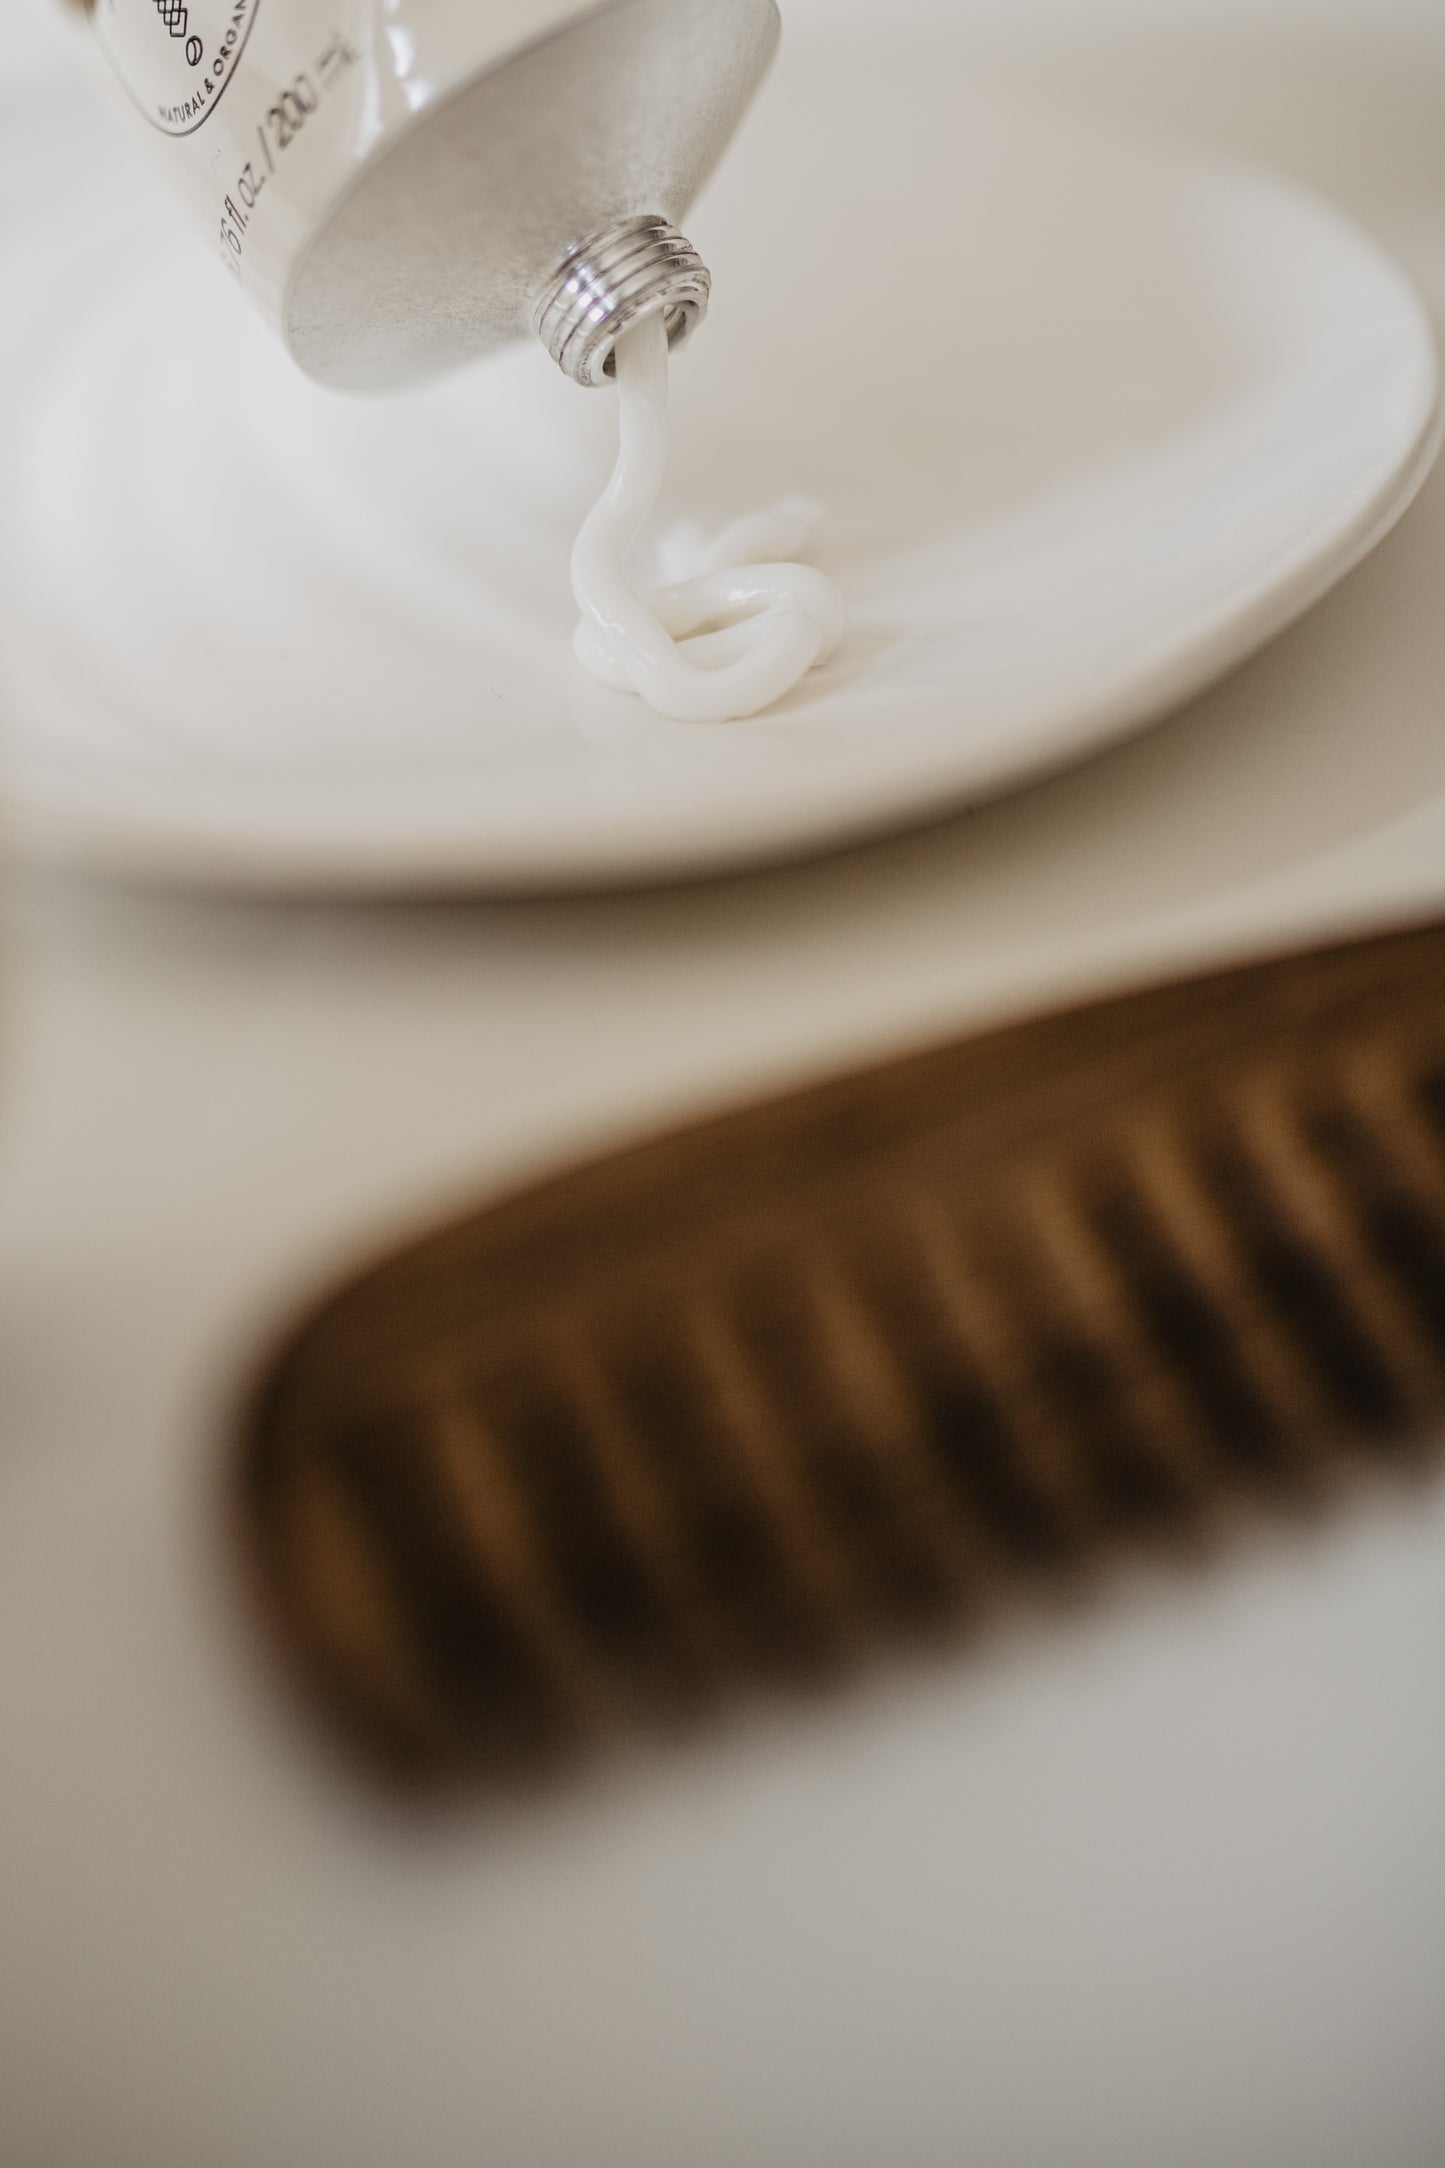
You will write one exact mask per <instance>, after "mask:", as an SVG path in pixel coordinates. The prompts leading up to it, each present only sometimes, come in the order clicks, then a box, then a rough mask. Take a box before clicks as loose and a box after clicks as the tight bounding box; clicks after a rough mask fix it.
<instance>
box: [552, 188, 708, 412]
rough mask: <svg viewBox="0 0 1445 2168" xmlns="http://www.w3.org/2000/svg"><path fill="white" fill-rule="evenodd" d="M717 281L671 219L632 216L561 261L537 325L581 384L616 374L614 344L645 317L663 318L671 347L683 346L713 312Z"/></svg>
mask: <svg viewBox="0 0 1445 2168" xmlns="http://www.w3.org/2000/svg"><path fill="white" fill-rule="evenodd" d="M711 292H712V278H711V275H710V273H709V272H708V269H707V266H706V265H705V264H704V263H703V260H702V258H701V257H700V256H699V255H698V254H697V251H696V250H695V249H694V248H693V247H692V245H691V243H690V242H689V241H687V240H685V239H684V238H683V236H682V235H681V234H680V233H679V232H678V230H677V228H676V227H675V226H670V225H669V224H668V222H667V220H666V219H665V218H657V217H647V218H629V219H625V220H624V221H623V222H622V223H621V224H620V225H616V226H609V227H607V228H606V229H605V230H604V231H603V232H601V233H595V234H593V235H592V236H591V237H590V239H588V240H586V241H583V242H580V243H579V244H578V246H577V247H576V248H574V249H569V250H568V252H567V255H566V256H565V257H564V258H563V260H562V262H561V264H560V265H559V266H558V268H557V271H556V274H555V276H554V277H553V278H552V279H551V280H550V281H549V282H548V284H547V285H546V287H545V288H544V289H543V291H542V295H541V298H540V299H539V300H538V303H537V306H536V309H535V310H534V311H533V315H532V328H533V330H534V331H535V332H536V333H537V336H538V337H539V338H540V339H541V341H542V344H543V345H544V346H545V347H546V349H547V351H548V353H549V354H550V355H551V356H552V359H553V360H554V361H555V362H556V364H557V366H558V368H559V369H561V370H562V372H563V374H564V375H566V376H570V377H571V378H572V380H573V382H574V383H577V384H586V385H598V384H601V383H602V382H603V381H604V380H605V379H606V378H607V377H610V376H611V375H613V373H614V369H613V361H612V355H613V349H614V348H615V347H616V345H617V342H618V340H619V339H620V338H621V337H622V335H623V333H624V332H625V331H630V330H631V329H632V327H633V325H634V324H640V323H641V322H642V321H643V319H644V317H648V316H661V317H662V318H663V319H664V321H665V323H666V325H667V337H668V344H669V345H670V346H680V345H681V344H682V342H683V340H684V339H686V338H687V337H688V336H689V334H690V333H691V332H692V331H694V330H695V329H696V327H697V326H698V325H699V324H700V323H701V322H702V320H703V318H704V316H706V314H707V304H708V297H709V295H710V294H711Z"/></svg>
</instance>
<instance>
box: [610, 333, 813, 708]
mask: <svg viewBox="0 0 1445 2168" xmlns="http://www.w3.org/2000/svg"><path fill="white" fill-rule="evenodd" d="M616 368H617V390H618V404H619V430H620V438H621V443H620V449H619V452H618V459H617V466H616V469H615V470H614V473H613V476H612V480H611V481H610V482H609V483H608V485H607V489H606V491H605V492H604V494H603V496H602V497H601V499H600V500H599V502H598V504H597V505H596V507H595V509H594V510H593V511H592V512H591V513H590V514H589V516H588V518H587V520H586V521H585V523H584V525H583V528H582V531H581V533H580V534H579V535H578V537H577V545H576V548H575V549H574V550H573V552H572V592H573V594H574V595H575V597H576V599H577V607H578V608H579V609H580V611H581V612H582V622H581V624H580V625H579V626H578V628H577V633H576V638H575V640H574V642H573V646H574V648H575V650H576V653H577V656H578V659H579V660H580V661H581V662H582V663H584V664H585V665H586V667H587V668H588V669H589V670H590V671H591V672H592V674H593V676H594V677H598V678H600V679H601V680H602V682H603V683H604V684H606V685H615V686H617V687H619V688H620V689H621V690H623V691H627V692H634V693H637V694H639V695H640V696H641V698H642V699H643V700H645V701H646V702H647V704H648V706H649V707H652V708H656V709H657V711H658V713H659V714H661V715H666V716H669V717H670V718H671V719H672V720H673V721H675V722H683V723H724V722H735V721H739V720H741V719H742V718H743V717H744V716H748V715H759V714H761V713H762V711H763V709H764V708H770V707H772V706H773V705H774V703H775V702H777V701H779V700H781V699H782V698H783V697H784V696H785V694H787V693H790V692H791V691H792V690H793V688H794V686H795V685H797V684H799V683H800V682H801V681H802V679H803V678H805V677H806V676H807V674H808V672H809V671H810V670H812V669H814V668H815V667H816V666H817V665H818V664H819V663H823V662H826V661H827V660H828V658H829V656H830V655H831V654H832V653H833V651H834V649H835V648H836V647H837V645H838V642H839V640H840V639H841V638H842V636H843V628H844V624H845V622H846V612H845V610H844V606H843V598H842V596H841V594H840V593H839V592H838V589H837V587H836V586H835V585H834V583H833V582H832V580H830V579H829V578H828V577H827V575H826V573H823V572H819V571H818V570H817V569H816V568H815V567H814V566H812V565H804V564H795V563H791V562H785V561H784V560H787V559H790V558H792V557H793V556H794V554H795V553H797V552H798V551H800V550H802V549H803V548H804V547H805V545H806V543H807V541H808V539H809V536H810V535H811V533H812V531H813V529H814V527H815V526H816V524H817V520H818V513H817V510H816V508H815V507H814V506H812V505H809V504H804V503H802V502H800V501H798V500H789V501H788V502H786V503H783V504H780V505H778V506H776V507H775V508H774V509H773V510H772V511H768V512H755V513H752V514H750V515H748V516H747V517H746V518H744V519H740V520H737V521H735V522H734V523H733V525H732V526H731V527H729V528H727V529H726V530H725V532H724V533H722V534H721V535H719V536H718V537H717V538H716V540H715V541H713V542H711V543H709V542H708V541H707V540H706V538H705V537H704V536H703V535H702V534H701V532H700V531H699V530H696V529H692V530H688V531H686V532H682V533H679V534H677V535H674V536H673V537H672V538H671V543H670V548H669V549H667V550H666V551H665V553H664V555H665V558H666V563H665V570H666V572H667V573H668V575H669V577H670V579H671V582H672V584H671V585H669V586H666V587H662V588H659V589H657V590H655V591H653V592H651V593H648V594H639V593H638V592H637V590H636V588H634V587H633V585H632V583H631V581H630V580H629V578H628V574H627V560H628V556H629V554H630V552H631V550H632V548H633V545H634V544H635V543H636V541H637V538H638V536H639V535H640V534H641V532H642V529H643V527H644V526H645V525H646V523H647V521H648V520H649V519H650V518H651V516H652V513H653V511H654V510H655V509H656V506H657V500H658V497H659V496H660V494H661V491H662V485H663V482H664V480H665V478H666V475H667V462H668V455H669V451H670V447H671V429H670V424H669V418H668V405H667V389H668V348H667V333H666V330H665V329H664V326H663V323H662V319H661V318H660V317H650V318H648V319H647V320H646V321H645V322H643V323H641V324H638V325H637V326H636V327H635V328H634V329H633V330H632V331H629V332H627V333H626V334H624V336H623V338H622V339H621V340H620V341H619V342H618V346H617V355H616Z"/></svg>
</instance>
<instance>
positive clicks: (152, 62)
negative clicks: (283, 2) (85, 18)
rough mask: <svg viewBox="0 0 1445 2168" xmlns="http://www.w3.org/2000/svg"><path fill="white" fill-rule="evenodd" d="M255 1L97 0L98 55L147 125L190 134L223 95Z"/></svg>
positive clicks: (258, 0)
mask: <svg viewBox="0 0 1445 2168" xmlns="http://www.w3.org/2000/svg"><path fill="white" fill-rule="evenodd" d="M260 5H261V0H100V6H99V7H98V8H97V9H96V29H97V32H98V34H99V37H100V42H101V44H102V45H103V46H104V48H105V54H106V58H107V59H108V60H109V62H110V64H111V66H112V67H113V68H114V69H115V71H116V74H117V75H118V76H119V77H120V79H121V81H122V82H123V83H124V85H125V87H126V89H127V90H128V91H129V92H130V94H131V97H132V98H133V99H134V100H135V102H136V104H137V105H138V106H139V107H140V109H141V111H142V113H144V115H145V117H146V119H147V120H148V121H150V123H151V124H152V126H153V127H156V128H160V129H163V130H164V132H165V133H166V134H167V135H173V136H183V135H194V134H195V132H196V130H197V129H198V128H200V127H203V126H204V124H205V122H206V121H207V120H208V119H209V118H210V115H211V113H212V112H213V111H214V109H215V107H216V106H217V105H218V104H219V103H220V100H221V99H222V97H223V96H224V95H225V90H226V85H227V84H228V83H229V82H230V80H231V76H232V74H233V72H234V70H235V66H236V62H237V61H238V60H239V59H240V57H241V52H242V48H243V47H244V45H245V43H246V40H247V38H248V37H249V36H250V35H251V25H252V23H253V22H254V21H255V20H256V10H257V9H258V8H259V6H260Z"/></svg>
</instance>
